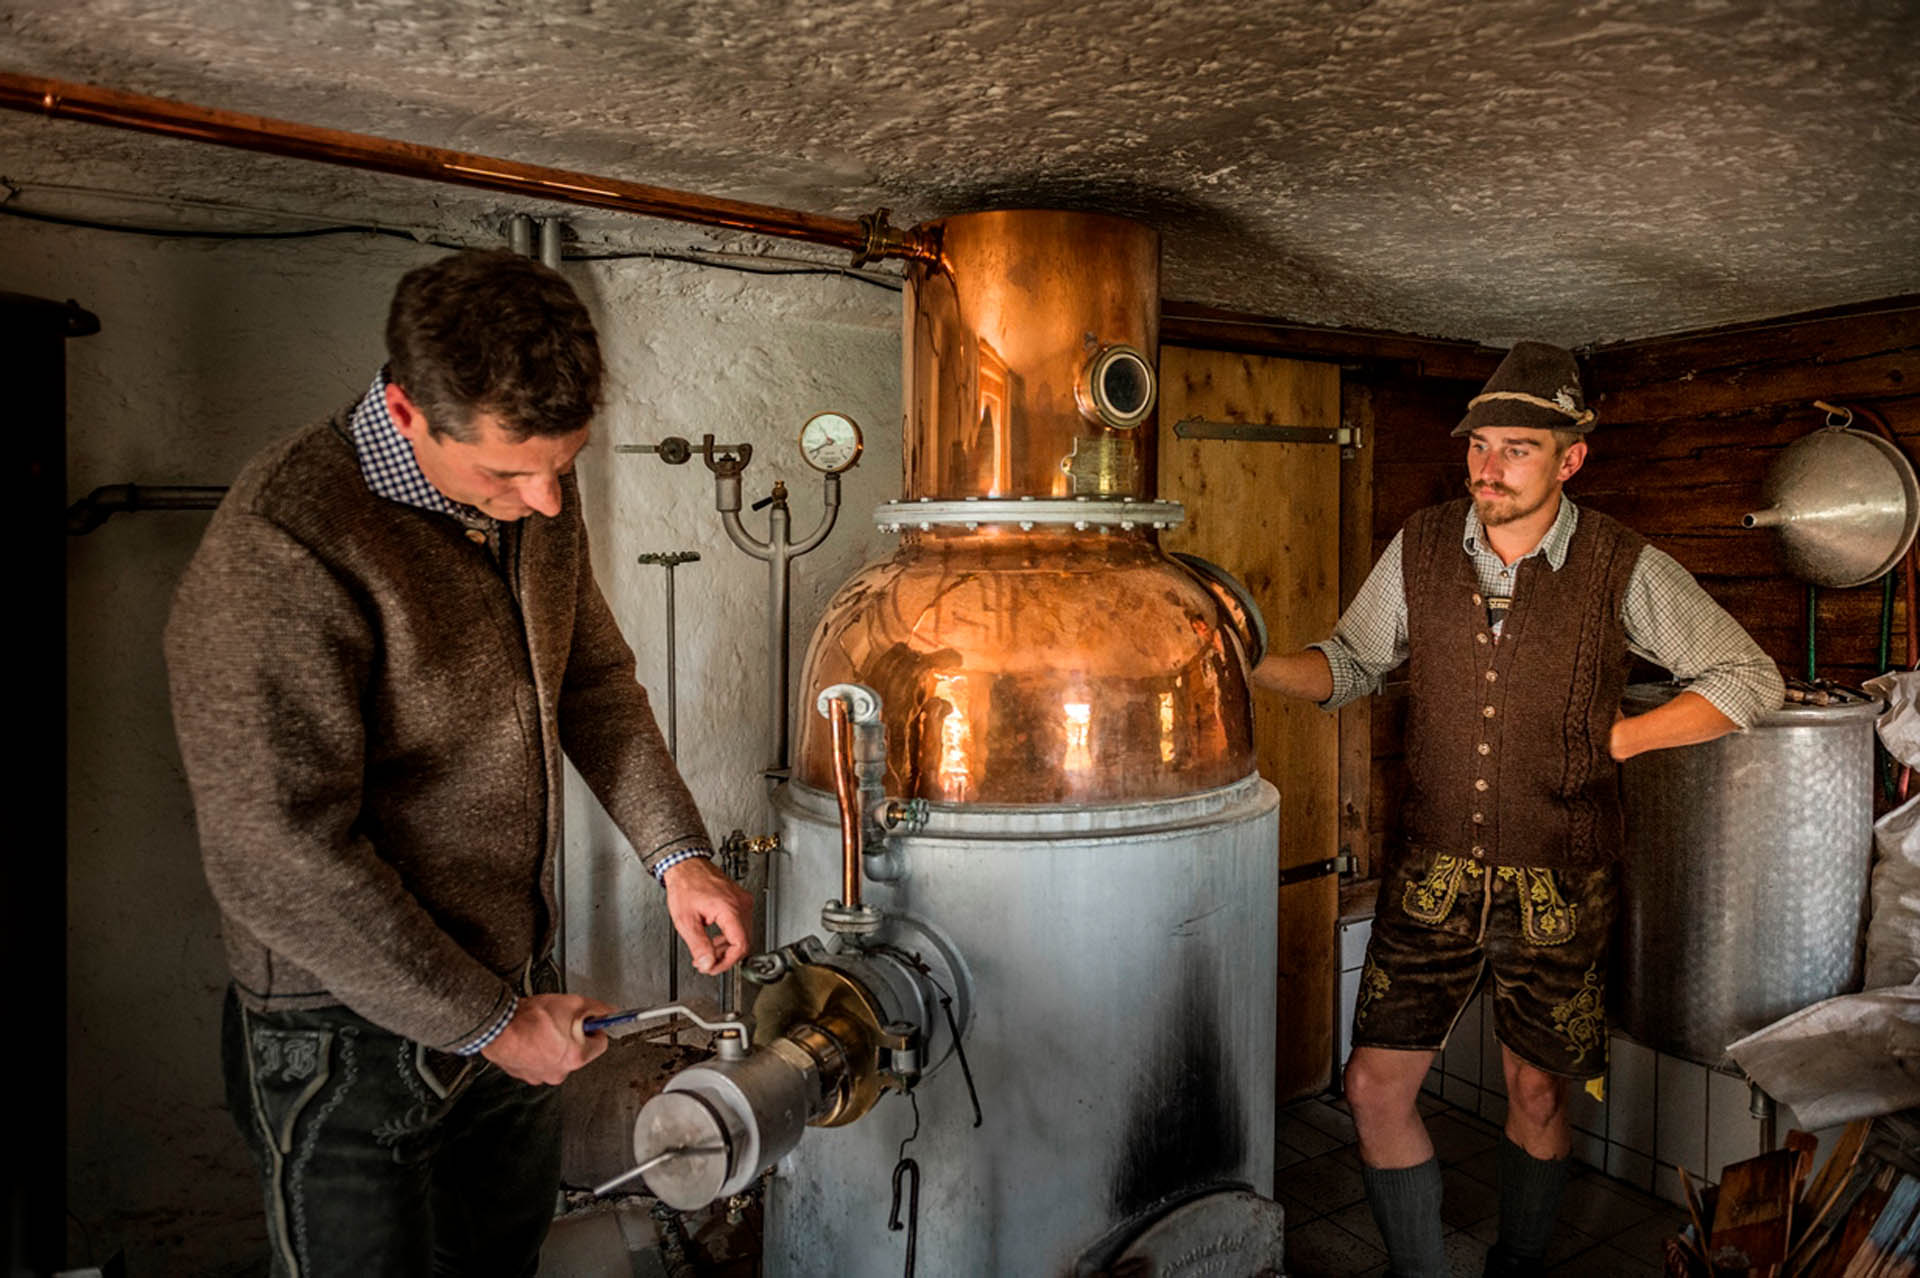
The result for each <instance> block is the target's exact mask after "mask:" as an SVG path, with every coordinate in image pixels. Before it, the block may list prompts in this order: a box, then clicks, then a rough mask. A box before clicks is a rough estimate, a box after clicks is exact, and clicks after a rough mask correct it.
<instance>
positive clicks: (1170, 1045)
mask: <svg viewBox="0 0 1920 1278" xmlns="http://www.w3.org/2000/svg"><path fill="white" fill-rule="evenodd" d="M1217 980H1218V977H1217V976H1216V975H1214V974H1213V973H1210V972H1202V971H1201V970H1200V968H1199V966H1198V964H1197V963H1196V962H1195V961H1194V960H1193V959H1189V960H1187V961H1186V963H1184V964H1183V971H1182V973H1181V979H1180V982H1179V989H1180V993H1179V995H1178V997H1177V999H1176V1000H1175V1005H1176V1006H1178V1007H1180V1008H1181V1009H1183V1012H1182V1015H1181V1016H1180V1017H1179V1018H1177V1019H1176V1020H1175V1021H1174V1022H1173V1023H1172V1024H1169V1025H1166V1026H1164V1027H1162V1028H1160V1029H1159V1030H1158V1032H1159V1034H1160V1036H1161V1050H1160V1051H1159V1052H1157V1053H1156V1054H1155V1056H1154V1064H1153V1066H1152V1067H1151V1068H1150V1069H1148V1070H1147V1072H1146V1073H1145V1075H1144V1076H1142V1077H1141V1078H1139V1079H1137V1080H1136V1081H1135V1083H1134V1088H1133V1095H1132V1097H1131V1099H1130V1100H1129V1101H1128V1106H1127V1126H1126V1130H1127V1137H1126V1147H1125V1149H1124V1150H1123V1151H1122V1152H1121V1155H1120V1159H1119V1162H1118V1164H1117V1165H1116V1168H1115V1172H1114V1181H1113V1192H1112V1200H1113V1206H1114V1210H1115V1212H1116V1213H1117V1214H1118V1215H1120V1216H1122V1217H1125V1216H1131V1215H1133V1214H1135V1213H1136V1212H1140V1211H1143V1210H1145V1209H1146V1208H1148V1207H1150V1206H1152V1205H1153V1204H1155V1203H1157V1202H1160V1201H1162V1200H1164V1199H1168V1198H1171V1197H1173V1196H1175V1195H1180V1194H1184V1193H1188V1192H1191V1191H1192V1190H1193V1189H1195V1188H1197V1187H1199V1186H1202V1185H1208V1184H1214V1183H1218V1182H1221V1181H1230V1180H1235V1179H1237V1178H1238V1177H1237V1174H1238V1172H1239V1171H1240V1168H1241V1164H1242V1162H1243V1160H1244V1159H1245V1157H1246V1122H1245V1112H1244V1111H1243V1109H1242V1107H1241V1103H1240V1082H1239V1079H1238V1078H1236V1077H1235V1074H1234V1069H1233V1066H1232V1063H1231V1062H1230V1061H1229V1060H1228V1056H1227V1047H1226V1039H1225V1033H1224V1030H1223V1027H1222V1026H1221V1024H1220V1008H1219V1005H1218V1001H1217V1000H1218V993H1217V991H1216V984H1217Z"/></svg>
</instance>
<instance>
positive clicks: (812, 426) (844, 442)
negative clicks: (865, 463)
mask: <svg viewBox="0 0 1920 1278" xmlns="http://www.w3.org/2000/svg"><path fill="white" fill-rule="evenodd" d="M861 447H862V445H861V442H860V427H859V426H857V425H855V424H854V420H853V418H851V417H848V416H846V415H845V414H844V413H815V414H814V415H813V416H812V417H809V418H808V419H807V424H806V425H805V426H802V427H801V428H800V455H801V456H802V457H805V458H806V459H807V465H809V466H811V467H813V468H814V469H815V470H818V471H824V472H825V473H827V474H829V475H837V474H839V473H840V472H841V471H843V470H846V469H848V468H849V467H851V466H852V465H853V464H854V463H855V462H857V461H859V460H860V449H861Z"/></svg>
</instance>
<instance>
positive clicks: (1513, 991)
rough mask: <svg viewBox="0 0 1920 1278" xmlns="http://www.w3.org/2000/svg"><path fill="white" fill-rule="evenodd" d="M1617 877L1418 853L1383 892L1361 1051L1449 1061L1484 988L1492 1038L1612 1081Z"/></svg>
mask: <svg viewBox="0 0 1920 1278" xmlns="http://www.w3.org/2000/svg"><path fill="white" fill-rule="evenodd" d="M1618 908H1619V870H1618V867H1617V866H1615V865H1613V864H1611V863H1609V864H1607V865H1604V866H1599V867H1595V868H1574V869H1556V870H1548V869H1534V868H1524V867H1518V866H1507V865H1489V864H1487V863H1486V862H1484V861H1479V860H1475V859H1474V858H1472V857H1467V856H1453V855H1450V854H1447V853H1436V852H1431V851H1426V850H1424V849H1408V850H1407V851H1406V852H1405V853H1404V854H1403V855H1401V856H1400V857H1398V858H1396V859H1395V862H1394V864H1393V866H1392V868H1391V869H1390V870H1389V872H1388V874H1387V876H1386V878H1385V879H1384V880H1383V881H1382V883H1381V885H1380V901H1379V905H1378V907H1377V908H1376V910H1375V912H1374V919H1373V938H1372V940H1371V942H1370V943H1369V944H1368V946H1367V962H1366V966H1365V967H1364V968H1363V969H1362V970H1361V973H1360V993H1359V996H1358V998H1357V999H1356V1001H1355V1004H1354V1014H1353V1045H1354V1046H1355V1047H1386V1048H1395V1049H1399V1050H1402V1051H1439V1050H1440V1049H1441V1048H1442V1047H1444V1046H1445V1045H1446V1041H1447V1036H1448V1035H1449V1034H1451V1033H1452V1032H1453V1027H1454V1025H1455V1024H1456V1023H1457V1022H1458V1021H1459V1019H1460V1015H1461V1013H1463V1012H1464V1011H1466V1009H1467V1005H1468V1004H1469V1003H1470V1002H1472V1000H1473V998H1474V996H1475V995H1476V994H1477V993H1478V992H1479V990H1480V987H1481V984H1482V983H1483V982H1491V984H1492V989H1493V997H1492V1003H1493V1017H1494V1031H1495V1034H1496V1035H1497V1037H1498V1038H1499V1040H1500V1042H1501V1043H1502V1044H1504V1045H1505V1046H1506V1047H1507V1048H1509V1049H1510V1050H1511V1051H1512V1052H1513V1054H1514V1055H1515V1056H1518V1057H1519V1058H1520V1059H1521V1060H1523V1061H1525V1062H1527V1063H1528V1064H1530V1065H1532V1066H1534V1067H1536V1068H1538V1069H1541V1070H1545V1071H1546V1072H1547V1073H1549V1074H1557V1075H1560V1076H1561V1077H1564V1078H1571V1079H1582V1080H1584V1079H1589V1078H1598V1077H1601V1076H1602V1075H1604V1074H1605V1073H1606V1072H1607V1016H1606V1006H1607V1003H1606V995H1607V991H1606V981H1607V950H1608V943H1609V942H1610V940H1611V939H1612V935H1613V925H1614V917H1615V915H1616V913H1617V912H1618Z"/></svg>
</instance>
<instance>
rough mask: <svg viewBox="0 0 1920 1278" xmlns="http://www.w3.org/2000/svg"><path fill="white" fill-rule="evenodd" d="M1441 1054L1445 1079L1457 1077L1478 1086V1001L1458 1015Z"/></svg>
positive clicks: (1470, 1004) (1468, 1005)
mask: <svg viewBox="0 0 1920 1278" xmlns="http://www.w3.org/2000/svg"><path fill="white" fill-rule="evenodd" d="M1441 1054H1442V1055H1443V1056H1444V1057H1445V1058H1446V1071H1447V1077H1449V1078H1453V1077H1455V1076H1458V1077H1460V1078H1462V1079H1464V1080H1466V1081H1467V1082H1469V1083H1472V1084H1473V1085H1474V1086H1475V1087H1478V1086H1479V1085H1480V1000H1478V999H1475V1000H1474V1001H1473V1002H1471V1003H1469V1004H1467V1010H1466V1011H1464V1012H1462V1013H1460V1019H1459V1020H1457V1021H1455V1022H1454V1025H1453V1033H1451V1034H1449V1035H1448V1036H1447V1046H1446V1050H1445V1051H1444V1052H1442V1053H1441ZM1449 1099H1451V1098H1449Z"/></svg>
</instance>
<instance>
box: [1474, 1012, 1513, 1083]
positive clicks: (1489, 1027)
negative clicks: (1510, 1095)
mask: <svg viewBox="0 0 1920 1278" xmlns="http://www.w3.org/2000/svg"><path fill="white" fill-rule="evenodd" d="M1494 1020H1495V1018H1494V1014H1493V994H1492V992H1491V990H1488V991H1485V992H1482V994H1481V995H1480V1086H1481V1087H1483V1088H1486V1089H1487V1090H1488V1091H1491V1092H1493V1093H1495V1094H1496V1095H1500V1096H1505V1095H1506V1094H1507V1071H1506V1068H1505V1067H1504V1066H1503V1065H1502V1064H1501V1055H1500V1036H1499V1035H1498V1034H1496V1033H1495V1032H1494Z"/></svg>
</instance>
